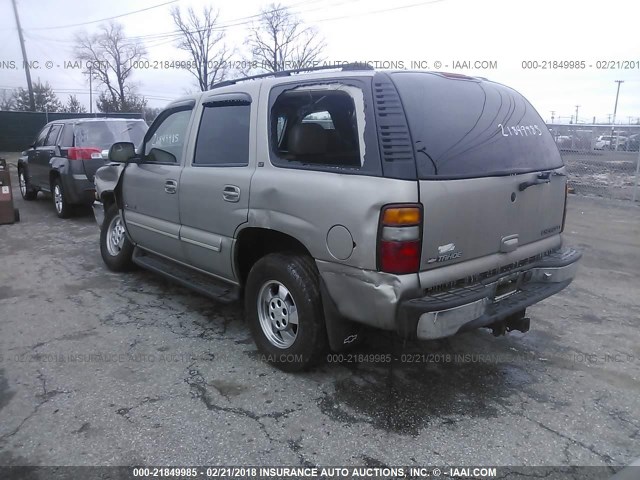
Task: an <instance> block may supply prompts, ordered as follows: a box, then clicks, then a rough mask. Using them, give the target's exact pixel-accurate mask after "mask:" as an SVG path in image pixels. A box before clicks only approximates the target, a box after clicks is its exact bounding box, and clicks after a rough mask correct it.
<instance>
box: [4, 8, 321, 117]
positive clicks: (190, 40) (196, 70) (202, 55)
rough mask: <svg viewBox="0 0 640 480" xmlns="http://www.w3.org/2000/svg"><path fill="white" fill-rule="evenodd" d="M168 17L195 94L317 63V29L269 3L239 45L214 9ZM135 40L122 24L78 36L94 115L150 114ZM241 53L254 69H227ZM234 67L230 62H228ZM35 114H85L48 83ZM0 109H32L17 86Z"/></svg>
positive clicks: (140, 48)
mask: <svg viewBox="0 0 640 480" xmlns="http://www.w3.org/2000/svg"><path fill="white" fill-rule="evenodd" d="M169 13H170V15H171V18H172V20H173V23H174V25H175V26H176V28H177V30H176V32H175V37H176V40H175V42H174V45H175V46H176V47H177V48H178V49H180V50H183V51H184V52H186V54H187V56H188V57H189V58H188V60H187V61H186V62H185V66H186V69H187V70H188V71H189V72H190V73H191V74H192V75H193V76H194V78H195V84H196V87H197V88H198V89H199V90H200V91H205V90H209V89H210V88H211V87H212V86H213V85H214V84H215V83H218V82H220V81H223V80H226V79H230V78H235V77H239V76H246V75H248V74H251V73H254V70H258V72H255V73H262V72H278V71H281V70H286V69H287V66H288V65H308V64H311V63H312V62H319V61H322V60H323V57H322V52H323V50H324V48H325V46H326V44H325V42H324V40H323V38H322V37H321V36H320V34H319V32H318V30H317V29H316V28H315V27H312V26H308V25H305V24H304V22H303V21H302V20H301V19H300V18H299V17H298V16H297V15H295V14H294V13H293V12H292V11H291V10H290V9H289V8H288V7H286V6H283V5H281V4H270V5H269V6H267V7H265V8H263V9H262V10H261V11H260V13H259V14H258V15H257V16H256V18H255V20H254V21H253V22H251V23H250V24H249V26H248V31H247V35H246V38H245V42H244V45H242V47H241V48H238V47H233V46H230V45H229V44H228V42H227V39H226V33H225V30H224V28H225V27H224V25H223V24H222V23H221V22H220V20H219V17H220V12H219V10H217V9H215V8H214V7H213V6H211V5H210V6H204V7H203V8H202V9H201V10H200V11H196V10H194V9H193V8H192V7H189V8H188V9H186V10H182V9H181V8H180V7H173V8H171V10H170V12H169ZM141 40H142V39H141V38H135V37H127V35H126V34H125V32H124V27H123V26H122V24H120V23H117V22H110V23H108V24H102V25H100V26H99V27H98V29H97V31H95V32H93V33H88V32H81V33H78V34H76V36H75V39H74V49H73V54H74V57H75V59H76V60H78V61H81V62H82V64H83V65H91V68H90V69H87V70H85V71H84V72H83V73H84V74H85V75H87V76H88V77H91V80H92V81H93V82H95V84H96V85H97V88H98V89H99V93H98V97H97V100H96V107H97V109H98V111H99V112H105V113H106V112H144V113H145V116H149V117H154V116H155V115H157V113H158V110H159V109H149V108H147V102H148V101H147V99H146V98H145V97H144V95H143V94H141V93H139V84H138V83H136V82H135V81H134V79H133V78H132V77H133V73H134V68H133V66H134V65H135V64H136V62H139V61H140V60H142V59H144V58H145V56H146V55H147V50H146V48H145V46H144V44H143V43H142V41H141ZM239 55H241V56H242V58H243V59H244V60H246V62H238V63H242V64H243V65H247V66H249V65H259V67H258V68H253V69H252V68H251V67H247V68H232V64H231V63H230V62H229V61H230V60H231V58H233V57H237V56H239ZM234 63H236V62H234ZM33 93H34V97H35V104H36V111H49V112H60V111H65V112H73V113H86V108H85V107H84V106H83V105H82V104H81V103H80V102H79V101H78V99H77V97H76V96H75V95H69V97H68V99H67V100H66V102H62V101H61V100H60V99H59V98H58V96H57V95H56V93H55V91H54V89H53V88H52V87H51V86H50V85H49V83H48V82H44V83H42V82H41V81H39V80H38V81H36V82H35V83H34V84H33ZM0 110H30V103H29V91H28V90H26V89H24V88H18V89H16V90H14V91H12V92H9V93H7V91H6V90H5V91H2V92H0Z"/></svg>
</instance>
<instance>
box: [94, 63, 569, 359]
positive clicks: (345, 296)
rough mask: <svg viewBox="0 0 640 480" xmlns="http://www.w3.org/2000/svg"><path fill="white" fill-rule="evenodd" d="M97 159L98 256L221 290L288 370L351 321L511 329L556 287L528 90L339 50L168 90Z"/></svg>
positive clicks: (551, 226) (561, 261)
mask: <svg viewBox="0 0 640 480" xmlns="http://www.w3.org/2000/svg"><path fill="white" fill-rule="evenodd" d="M110 159H111V160H112V161H113V162H118V163H113V164H112V165H110V166H106V167H103V168H102V169H100V170H99V171H98V173H97V175H96V191H97V196H98V198H99V200H100V202H99V203H96V205H95V211H96V218H97V221H98V223H99V224H100V225H101V227H102V232H101V251H102V256H103V259H104V261H105V263H106V264H107V266H108V267H109V268H111V269H112V270H124V269H127V268H129V267H130V266H131V265H132V264H133V263H135V264H137V265H139V266H142V267H144V268H147V269H150V270H153V271H155V272H157V273H159V274H162V275H165V276H168V277H170V278H172V279H174V280H176V281H178V282H181V283H182V284H184V285H187V286H189V287H191V288H193V289H194V290H196V291H198V292H201V293H203V294H206V295H209V296H211V297H213V298H216V299H218V300H223V301H233V300H235V299H238V298H239V297H241V296H242V297H244V305H245V312H246V317H247V321H248V323H249V326H250V328H251V330H252V333H253V336H254V339H255V342H256V344H257V345H258V347H259V348H260V350H261V351H262V352H263V353H265V354H266V355H267V358H268V359H269V360H270V361H271V362H273V363H274V364H276V365H277V366H279V367H280V368H282V369H285V370H298V369H302V368H305V367H307V366H309V365H311V364H312V363H313V362H315V361H317V360H318V359H320V358H322V354H323V352H325V351H326V348H327V346H330V347H331V348H332V349H334V350H338V349H340V348H344V347H345V346H348V345H351V344H353V342H354V341H355V340H357V339H358V337H359V335H360V326H361V325H369V326H373V327H377V328H381V329H385V330H392V331H395V332H398V333H399V334H401V335H403V336H407V337H417V338H419V339H436V338H443V337H447V336H450V335H454V334H456V333H458V332H462V331H465V330H468V329H472V328H478V327H489V328H491V329H493V331H494V333H497V334H500V333H504V332H506V331H509V330H513V329H517V330H520V331H526V330H528V328H529V320H528V318H526V317H525V309H526V307H528V306H529V305H532V304H534V303H536V302H538V301H540V300H542V299H544V298H546V297H548V296H550V295H553V294H555V293H557V292H559V291H560V290H562V289H563V288H565V287H566V286H567V285H568V284H569V283H570V282H571V280H572V279H573V277H574V275H575V273H576V268H577V262H578V260H579V258H580V254H579V253H578V252H576V251H575V250H573V249H571V248H569V247H567V246H565V245H563V241H562V235H561V233H562V230H563V228H564V216H565V205H566V184H567V181H566V173H565V168H564V166H563V164H562V160H561V158H560V154H559V152H558V149H557V147H556V145H555V143H554V141H553V138H552V136H551V134H550V133H549V131H548V130H547V128H546V126H545V124H544V122H543V121H542V119H541V118H540V116H539V115H538V113H536V111H535V109H534V108H533V107H532V106H531V105H530V104H529V102H527V100H526V99H524V98H523V97H522V96H521V95H520V94H519V93H517V92H516V91H514V90H512V89H510V88H508V87H505V86H503V85H500V84H498V83H494V82H491V81H488V80H485V79H480V78H474V77H468V76H463V75H454V74H446V73H436V72H410V71H393V72H388V71H374V70H370V69H359V68H357V67H354V66H349V67H346V68H344V69H343V70H341V71H340V70H338V71H336V70H335V69H334V70H326V71H315V72H311V73H301V72H299V71H295V72H279V73H277V74H273V75H263V76H259V77H252V78H249V79H241V80H232V81H229V82H224V83H222V84H219V85H217V86H216V87H215V88H213V89H212V90H210V91H207V92H203V93H199V94H197V95H193V96H190V97H187V98H184V99H181V100H179V101H176V102H173V103H172V104H170V105H169V106H168V107H167V109H166V110H165V111H164V112H163V113H161V114H160V116H159V117H158V118H157V119H156V121H155V122H154V124H153V125H152V126H151V128H150V129H149V131H148V133H147V135H146V137H145V139H144V142H143V144H142V145H141V147H140V149H139V153H136V152H135V150H134V146H133V145H132V144H127V143H119V144H115V145H114V146H113V147H112V149H111V151H110Z"/></svg>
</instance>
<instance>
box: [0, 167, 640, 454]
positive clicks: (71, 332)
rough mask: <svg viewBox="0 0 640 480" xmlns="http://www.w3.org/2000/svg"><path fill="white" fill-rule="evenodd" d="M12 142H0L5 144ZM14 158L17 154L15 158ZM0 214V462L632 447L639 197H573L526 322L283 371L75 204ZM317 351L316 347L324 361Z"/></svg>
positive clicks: (380, 347)
mask: <svg viewBox="0 0 640 480" xmlns="http://www.w3.org/2000/svg"><path fill="white" fill-rule="evenodd" d="M10 159H11V157H10ZM13 160H15V156H14V157H13ZM13 174H14V188H13V190H14V197H15V198H16V201H15V203H16V206H17V207H19V208H20V212H21V214H22V221H21V222H20V223H18V224H14V225H4V226H0V240H1V241H0V245H1V252H2V253H1V256H0V285H1V287H0V465H134V464H152V465H153V464H162V465H211V464H214V465H215V464H218V465H220V464H222V465H234V464H240V465H247V464H252V465H263V464H268V465H282V464H286V465H369V466H377V465H442V464H462V465H548V466H552V465H594V466H620V465H625V464H628V463H630V462H631V461H632V460H633V459H634V458H636V457H638V456H639V455H640V442H639V440H640V420H639V419H638V412H639V411H640V383H639V382H638V380H639V377H640V373H639V372H640V370H639V368H638V367H639V366H640V342H638V322H639V319H640V295H638V293H639V289H638V285H640V209H638V207H637V206H634V205H632V204H631V203H630V202H616V201H610V200H609V201H607V200H602V199H597V198H586V197H581V196H575V195H574V196H570V198H569V209H568V217H567V228H566V241H567V242H569V243H571V244H574V245H576V246H578V247H580V248H581V249H582V250H583V251H584V258H583V260H582V267H581V271H580V272H579V276H578V278H577V279H576V280H575V281H574V283H573V284H572V285H571V286H570V287H569V288H567V289H566V290H564V291H563V292H562V293H560V294H559V295H557V296H555V297H552V298H550V299H547V300H546V301H544V302H542V303H541V304H539V305H537V306H534V307H533V308H531V309H529V311H528V314H529V316H530V317H531V325H532V329H531V331H530V332H529V333H526V334H520V333H517V332H516V333H512V334H509V335H508V336H506V337H500V338H495V337H493V336H492V335H491V334H490V333H489V332H488V331H485V330H482V331H476V332H469V333H465V334H463V335H460V336H457V337H454V338H451V339H448V340H445V341H439V342H406V343H405V342H402V341H401V340H399V339H397V338H395V337H394V336H393V335H391V334H388V333H384V332H372V333H371V334H370V335H369V338H368V339H367V341H366V342H365V344H364V345H362V346H361V347H359V349H358V350H357V351H356V353H362V354H387V353H390V354H392V355H393V356H394V361H393V362H390V363H380V362H378V363H375V362H349V361H344V362H341V363H336V362H331V363H327V364H326V365H324V366H321V367H319V368H317V369H316V370H314V371H312V372H309V373H305V374H295V375H293V374H285V373H282V372H280V371H278V370H275V369H274V368H272V367H271V366H269V365H268V364H266V363H265V362H263V361H262V360H261V358H260V355H259V354H258V353H257V351H256V348H255V346H254V344H253V342H252V340H251V338H250V335H249V331H248V328H247V326H246V325H245V324H244V322H243V320H242V309H241V307H240V306H239V305H229V306H223V305H219V304H216V303H215V302H212V301H210V300H208V299H206V298H202V297H200V296H198V295H195V294H192V293H191V292H189V291H187V290H185V289H183V288H181V287H178V286H175V285H173V284H170V283H167V282H165V281H164V280H162V279H160V278H158V277H157V276H154V275H152V274H150V273H146V272H144V271H137V272H133V273H130V274H114V273H110V272H109V271H107V269H106V268H105V267H104V266H103V264H102V260H101V258H100V254H99V249H98V229H97V227H96V225H95V223H94V220H93V218H92V216H91V213H90V212H89V211H79V212H78V213H77V215H76V216H75V217H74V218H71V219H69V220H64V221H63V220H59V219H58V218H57V217H56V216H55V213H54V210H53V205H52V202H51V200H50V199H49V198H48V197H43V196H42V195H41V196H40V197H39V199H38V200H37V201H34V202H24V201H23V200H22V199H21V198H20V196H19V192H18V189H17V182H16V181H15V170H14V171H13ZM330 359H331V358H330Z"/></svg>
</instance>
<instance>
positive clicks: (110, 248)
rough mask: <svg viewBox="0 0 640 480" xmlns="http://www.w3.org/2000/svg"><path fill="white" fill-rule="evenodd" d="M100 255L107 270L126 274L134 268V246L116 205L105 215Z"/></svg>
mask: <svg viewBox="0 0 640 480" xmlns="http://www.w3.org/2000/svg"><path fill="white" fill-rule="evenodd" d="M100 254H101V255H102V260H103V261H104V263H105V265H106V266H107V268H108V269H109V270H111V271H113V272H126V271H128V270H131V269H132V268H133V266H134V264H133V261H132V260H131V257H132V255H133V244H132V243H131V242H130V241H129V239H128V238H127V234H126V233H125V229H124V222H123V221H122V216H121V215H120V210H118V207H117V205H116V204H115V203H114V204H112V205H111V206H110V207H109V208H107V211H106V212H105V215H104V223H103V224H102V229H101V230H100Z"/></svg>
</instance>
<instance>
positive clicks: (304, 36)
mask: <svg viewBox="0 0 640 480" xmlns="http://www.w3.org/2000/svg"><path fill="white" fill-rule="evenodd" d="M247 44H248V45H249V48H250V49H251V53H252V55H253V61H254V62H257V64H258V65H259V67H261V68H263V69H264V70H268V71H270V72H279V71H281V70H287V69H291V68H302V67H308V66H312V65H313V64H314V63H316V62H317V63H319V62H321V61H322V60H323V57H322V51H323V49H324V48H325V47H326V44H325V42H324V39H322V38H321V37H320V34H319V33H318V31H317V29H315V28H314V27H310V26H305V24H304V23H303V22H302V20H300V19H299V18H298V17H296V16H295V15H294V14H293V13H291V11H290V10H289V9H288V8H287V7H285V6H282V5H281V4H271V5H269V6H268V7H266V8H265V9H263V10H262V11H261V13H260V17H259V19H258V20H257V21H256V22H255V23H254V24H253V25H252V26H251V27H250V33H249V38H248V40H247Z"/></svg>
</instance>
